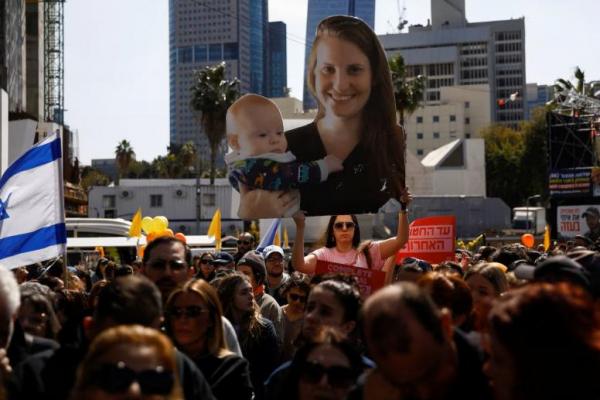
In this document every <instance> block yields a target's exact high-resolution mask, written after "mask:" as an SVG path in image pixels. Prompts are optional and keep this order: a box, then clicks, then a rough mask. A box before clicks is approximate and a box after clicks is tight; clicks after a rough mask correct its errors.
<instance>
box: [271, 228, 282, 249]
mask: <svg viewBox="0 0 600 400" xmlns="http://www.w3.org/2000/svg"><path fill="white" fill-rule="evenodd" d="M273 244H274V245H275V246H279V247H281V235H280V234H279V229H277V230H276V231H275V237H274V238H273Z"/></svg>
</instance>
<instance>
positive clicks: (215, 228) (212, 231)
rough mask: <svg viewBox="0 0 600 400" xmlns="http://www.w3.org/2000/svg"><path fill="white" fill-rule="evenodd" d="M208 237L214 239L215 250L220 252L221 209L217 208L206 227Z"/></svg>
mask: <svg viewBox="0 0 600 400" xmlns="http://www.w3.org/2000/svg"><path fill="white" fill-rule="evenodd" d="M207 235H208V237H210V238H215V250H216V251H221V209H220V208H217V211H215V214H214V215H213V217H212V221H210V226H209V227H208V233H207Z"/></svg>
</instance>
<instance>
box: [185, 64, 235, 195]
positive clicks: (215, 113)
mask: <svg viewBox="0 0 600 400" xmlns="http://www.w3.org/2000/svg"><path fill="white" fill-rule="evenodd" d="M238 87H239V81H238V79H237V78H236V79H233V80H227V79H225V63H224V62H222V63H220V64H217V65H214V66H207V67H204V68H202V69H201V70H198V71H195V73H194V85H193V86H192V87H191V92H192V100H191V102H190V106H191V108H192V110H194V111H195V112H196V113H197V114H198V119H199V121H200V124H201V126H202V130H203V131H204V134H205V135H206V137H207V138H208V143H209V145H210V171H211V172H210V183H211V185H212V184H214V182H215V161H216V157H217V152H218V150H219V146H220V145H221V143H222V142H223V139H224V138H225V114H226V112H227V109H228V108H229V106H230V105H231V104H233V102H234V101H235V100H236V99H237V98H238V96H239V89H238Z"/></svg>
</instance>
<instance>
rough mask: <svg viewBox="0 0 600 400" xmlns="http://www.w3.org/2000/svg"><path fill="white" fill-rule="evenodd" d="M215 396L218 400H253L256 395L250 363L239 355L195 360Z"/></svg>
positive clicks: (206, 357) (205, 357)
mask: <svg viewBox="0 0 600 400" xmlns="http://www.w3.org/2000/svg"><path fill="white" fill-rule="evenodd" d="M194 362H195V363H196V366H197V367H198V368H199V369H200V371H202V373H203V374H204V376H205V377H206V379H207V380H208V384H209V385H210V388H211V390H212V392H213V395H214V396H215V398H216V399H218V400H228V399H236V400H237V399H239V400H245V399H248V400H251V399H252V396H253V395H254V389H253V388H252V382H251V381H250V369H249V366H248V361H246V360H245V359H244V358H242V357H240V356H238V355H237V354H233V353H232V354H229V355H227V356H225V357H215V356H213V355H212V354H211V355H207V356H204V357H198V358H195V359H194Z"/></svg>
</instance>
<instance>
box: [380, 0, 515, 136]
mask: <svg viewBox="0 0 600 400" xmlns="http://www.w3.org/2000/svg"><path fill="white" fill-rule="evenodd" d="M431 16H432V19H431V22H429V23H428V24H427V25H426V26H423V25H412V26H410V27H409V31H408V33H395V34H390V35H381V36H379V39H380V40H381V43H382V44H383V47H384V48H385V50H386V52H387V54H388V56H390V57H391V56H393V55H396V54H401V55H402V57H403V58H404V61H405V63H406V65H407V66H408V68H407V73H408V75H409V77H412V76H417V75H424V76H425V77H426V78H427V85H426V91H425V104H432V105H437V104H439V102H440V88H441V87H443V86H455V85H481V84H488V85H489V87H490V115H491V119H492V121H494V122H499V123H503V124H507V125H510V126H516V125H518V122H519V121H521V120H523V119H525V117H526V116H527V101H526V92H527V91H526V79H525V20H524V19H523V18H518V19H510V20H500V21H487V22H474V23H471V22H468V21H467V19H466V18H465V0H431ZM511 95H513V96H511Z"/></svg>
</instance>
